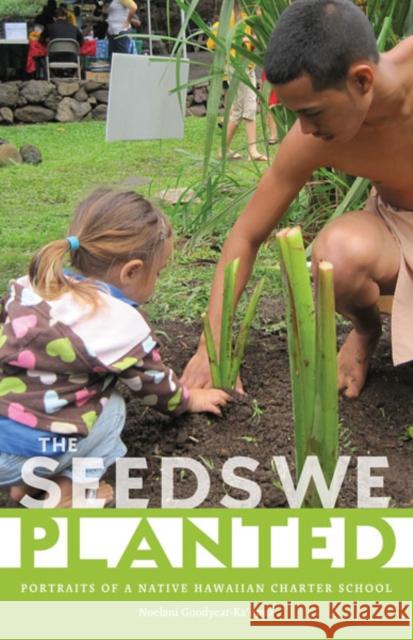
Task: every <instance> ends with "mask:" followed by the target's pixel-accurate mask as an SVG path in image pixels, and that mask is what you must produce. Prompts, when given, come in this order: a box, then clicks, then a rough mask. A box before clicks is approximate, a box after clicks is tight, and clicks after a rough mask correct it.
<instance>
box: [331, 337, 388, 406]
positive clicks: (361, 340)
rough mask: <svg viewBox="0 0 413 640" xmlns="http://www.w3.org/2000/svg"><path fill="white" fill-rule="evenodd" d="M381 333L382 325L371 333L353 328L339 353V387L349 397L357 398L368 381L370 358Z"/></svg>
mask: <svg viewBox="0 0 413 640" xmlns="http://www.w3.org/2000/svg"><path fill="white" fill-rule="evenodd" d="M380 335H381V328H380V326H377V327H374V328H373V329H372V330H371V332H369V333H359V332H358V331H356V330H355V329H353V330H352V331H351V332H350V333H349V335H348V336H347V338H346V341H345V343H344V344H343V346H342V347H341V349H340V352H339V354H338V388H339V390H340V391H342V392H343V395H345V396H346V397H347V398H357V397H358V395H359V394H360V392H361V390H362V388H363V387H364V383H365V381H366V377H367V372H368V369H369V364H370V359H371V356H372V355H373V353H374V350H375V348H376V346H377V343H378V341H379V338H380Z"/></svg>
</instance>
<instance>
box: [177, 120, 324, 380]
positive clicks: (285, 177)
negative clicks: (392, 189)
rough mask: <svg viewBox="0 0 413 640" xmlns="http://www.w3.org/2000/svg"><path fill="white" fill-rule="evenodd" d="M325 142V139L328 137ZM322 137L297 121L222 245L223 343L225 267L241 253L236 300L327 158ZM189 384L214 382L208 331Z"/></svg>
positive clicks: (214, 306)
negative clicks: (284, 218)
mask: <svg viewBox="0 0 413 640" xmlns="http://www.w3.org/2000/svg"><path fill="white" fill-rule="evenodd" d="M324 144H325V143H324ZM322 155H323V154H322V147H321V146H320V141H318V140H316V139H315V138H313V137H312V136H305V137H304V136H303V134H302V133H301V130H300V127H299V124H298V123H296V124H295V125H294V126H293V128H292V129H291V131H290V132H289V133H288V134H287V136H286V137H285V139H284V141H283V143H282V145H281V146H280V149H279V151H278V154H277V156H276V159H275V161H274V163H273V164H272V166H271V167H270V168H269V169H268V170H267V171H266V172H265V174H264V175H263V177H262V178H261V180H260V182H259V184H258V187H257V190H256V191H255V193H254V195H253V197H252V198H251V200H250V201H249V203H248V204H247V206H246V208H245V209H244V211H243V213H242V214H241V216H240V217H239V218H238V220H237V221H236V223H235V224H234V226H233V227H232V229H231V231H230V233H229V235H228V237H227V239H226V241H225V243H224V246H223V249H222V253H221V257H220V259H219V262H218V265H217V268H216V271H215V276H214V280H213V283H212V289H211V296H210V300H209V307H208V316H209V320H210V323H211V329H212V333H213V335H214V338H215V342H216V344H217V345H218V337H219V332H220V326H221V314H222V290H223V281H224V267H225V265H226V264H228V263H229V262H231V261H232V260H234V259H235V258H238V257H239V258H240V259H241V260H240V266H239V269H238V274H237V283H236V302H237V303H238V300H239V298H240V296H241V294H242V292H243V290H244V288H245V286H246V284H247V282H248V280H249V277H250V275H251V271H252V268H253V266H254V262H255V259H256V256H257V253H258V250H259V248H260V246H261V244H262V243H263V242H264V241H265V240H266V239H267V237H268V235H269V234H270V233H271V231H272V230H273V229H274V228H275V226H276V225H277V223H278V222H279V220H280V219H281V218H282V216H283V214H284V213H285V211H286V210H287V209H288V207H289V205H290V203H291V202H292V200H293V199H294V198H295V197H296V196H297V194H298V192H299V191H300V189H301V187H302V186H303V185H304V184H305V183H306V182H307V181H308V180H309V178H310V176H311V174H312V173H313V171H314V170H315V169H316V168H318V167H319V166H321V165H322V164H324V162H323V160H324V159H323V158H322ZM182 380H183V382H184V384H186V385H187V386H189V387H193V386H196V387H204V386H210V374H209V364H208V358H207V354H206V347H205V340H204V336H203V335H202V336H201V340H200V343H199V347H198V351H197V353H196V354H195V356H194V357H193V358H192V359H191V360H190V361H189V363H188V365H187V367H186V369H185V371H184V374H183V378H182Z"/></svg>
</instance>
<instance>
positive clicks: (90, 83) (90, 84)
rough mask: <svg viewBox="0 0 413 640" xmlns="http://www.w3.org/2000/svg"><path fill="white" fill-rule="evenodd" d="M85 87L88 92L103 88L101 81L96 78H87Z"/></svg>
mask: <svg viewBox="0 0 413 640" xmlns="http://www.w3.org/2000/svg"><path fill="white" fill-rule="evenodd" d="M83 88H84V90H85V91H87V93H91V92H92V91H97V90H98V89H101V88H102V83H101V82H96V80H87V81H86V82H85V84H84V85H83Z"/></svg>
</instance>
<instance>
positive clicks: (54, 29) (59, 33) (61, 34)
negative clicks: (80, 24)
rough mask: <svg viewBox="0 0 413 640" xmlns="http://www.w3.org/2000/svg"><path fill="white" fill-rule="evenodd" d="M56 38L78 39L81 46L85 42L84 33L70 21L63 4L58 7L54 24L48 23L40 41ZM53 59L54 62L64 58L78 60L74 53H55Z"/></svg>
mask: <svg viewBox="0 0 413 640" xmlns="http://www.w3.org/2000/svg"><path fill="white" fill-rule="evenodd" d="M56 38H64V39H65V38H70V39H71V40H77V41H78V43H79V45H80V46H82V44H83V35H82V34H81V32H80V31H79V29H78V28H77V27H74V26H73V25H72V24H69V23H68V21H67V10H66V9H65V8H64V7H62V6H60V7H59V8H58V9H57V12H56V19H55V21H54V22H53V23H52V24H48V25H46V27H45V28H44V31H43V33H42V35H41V36H40V42H43V43H44V44H47V43H48V42H50V41H51V40H56ZM69 55H70V60H69ZM51 60H52V62H61V61H62V60H63V61H72V60H73V61H76V57H75V56H74V54H67V53H55V54H53V56H52V58H51Z"/></svg>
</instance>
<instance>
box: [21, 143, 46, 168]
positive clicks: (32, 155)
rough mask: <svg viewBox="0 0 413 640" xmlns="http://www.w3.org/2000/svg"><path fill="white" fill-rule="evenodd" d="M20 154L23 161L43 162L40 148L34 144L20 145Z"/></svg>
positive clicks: (31, 162)
mask: <svg viewBox="0 0 413 640" xmlns="http://www.w3.org/2000/svg"><path fill="white" fill-rule="evenodd" d="M20 155H21V157H22V160H23V162H27V163H28V164H40V162H42V154H41V152H40V149H38V148H37V147H35V146H34V145H33V144H24V145H23V146H22V147H20Z"/></svg>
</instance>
